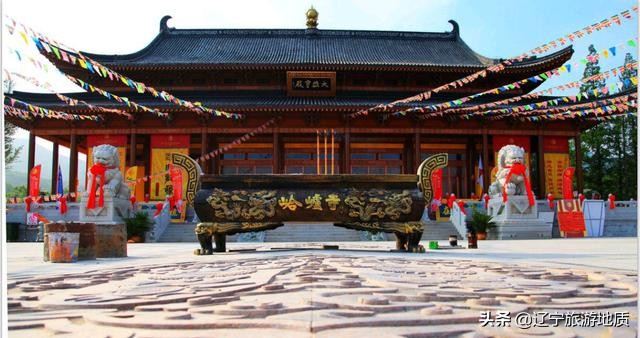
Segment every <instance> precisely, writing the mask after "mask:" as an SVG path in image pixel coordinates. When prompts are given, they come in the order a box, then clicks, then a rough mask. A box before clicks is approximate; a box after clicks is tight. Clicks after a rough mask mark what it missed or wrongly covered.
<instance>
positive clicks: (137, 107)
mask: <svg viewBox="0 0 640 338" xmlns="http://www.w3.org/2000/svg"><path fill="white" fill-rule="evenodd" d="M65 76H66V77H67V79H69V80H70V81H71V82H73V83H75V84H76V85H78V86H80V87H81V88H82V89H84V90H86V91H88V92H92V93H98V94H100V95H102V96H104V97H106V98H108V99H109V100H115V101H118V102H119V103H122V104H126V105H127V107H129V108H133V109H134V110H135V111H144V112H147V113H152V114H154V115H156V116H158V117H162V118H165V119H166V118H169V114H168V113H163V112H161V111H160V110H159V109H157V108H149V107H147V106H144V105H141V104H139V103H136V102H134V101H132V100H129V99H128V98H126V97H124V96H118V95H116V94H112V93H110V92H108V91H106V90H104V89H100V88H98V87H96V86H94V85H92V84H90V83H88V82H86V81H82V80H80V79H78V78H76V77H73V76H71V75H69V74H65Z"/></svg>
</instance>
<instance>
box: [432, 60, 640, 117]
mask: <svg viewBox="0 0 640 338" xmlns="http://www.w3.org/2000/svg"><path fill="white" fill-rule="evenodd" d="M637 65H638V63H637V62H633V63H629V64H627V65H623V66H619V67H616V68H613V69H610V70H607V71H605V72H603V73H599V74H595V75H592V76H589V77H586V78H583V79H580V80H577V81H573V82H569V83H565V84H561V85H558V86H555V87H552V88H549V89H545V90H541V91H538V92H534V93H529V94H525V95H520V96H515V97H510V98H508V99H503V100H499V101H494V102H489V103H483V104H479V105H474V106H470V107H456V108H450V109H447V110H444V111H442V112H433V113H428V114H424V115H421V116H420V118H423V119H424V118H428V117H436V116H444V115H445V114H447V115H449V114H453V113H466V112H477V111H479V110H483V109H487V108H491V107H496V106H499V105H502V104H510V103H514V102H519V101H521V100H523V99H532V98H538V97H539V96H541V95H542V94H544V93H548V92H553V90H555V89H559V90H563V91H564V90H568V89H569V88H577V87H579V86H580V85H581V84H582V83H584V82H587V81H593V80H599V79H604V78H606V79H608V78H609V77H610V76H612V74H613V76H617V75H618V73H619V72H620V73H621V72H622V71H623V70H625V69H634V68H635V67H637ZM547 73H551V74H547ZM551 75H553V71H549V72H546V73H545V74H544V75H543V76H544V77H541V76H540V75H536V76H534V77H530V78H528V79H525V80H528V81H532V82H536V81H541V80H542V79H547V78H549V77H550V76H551ZM525 80H521V81H525ZM620 84H624V86H627V87H628V86H629V85H630V84H631V83H623V82H620V83H613V84H611V86H610V88H611V90H610V91H611V92H613V91H614V90H615V88H619V89H621V86H620ZM511 86H512V84H509V85H505V86H502V87H501V88H504V87H507V88H509V87H511ZM489 91H490V92H492V93H493V94H498V93H499V92H500V91H502V89H496V88H494V89H490V90H489ZM484 93H486V92H484ZM472 96H473V95H472ZM575 96H576V100H578V101H580V100H581V99H582V98H585V99H586V97H583V96H582V95H580V96H578V95H575ZM467 101H468V100H465V101H464V102H467ZM572 101H574V102H575V100H574V99H573V98H572ZM475 115H478V114H475ZM480 115H481V114H480ZM471 116H474V114H470V115H469V117H471ZM463 118H464V117H463Z"/></svg>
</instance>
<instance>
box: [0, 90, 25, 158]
mask: <svg viewBox="0 0 640 338" xmlns="http://www.w3.org/2000/svg"><path fill="white" fill-rule="evenodd" d="M13 86H14V83H13V81H11V80H4V81H2V87H3V88H2V92H3V93H5V94H11V93H12V92H13ZM17 130H18V127H16V126H15V125H13V124H11V123H10V122H7V120H6V119H5V121H4V165H5V168H10V167H11V164H13V163H14V162H15V161H16V160H17V159H18V155H19V154H20V151H21V150H22V147H17V148H16V147H14V146H13V135H14V134H15V133H16V131H17Z"/></svg>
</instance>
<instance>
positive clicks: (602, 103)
mask: <svg viewBox="0 0 640 338" xmlns="http://www.w3.org/2000/svg"><path fill="white" fill-rule="evenodd" d="M637 97H638V94H637V93H630V94H627V95H621V96H616V97H612V98H607V99H604V100H598V101H592V102H588V103H579V104H573V105H563V106H557V107H552V108H547V106H538V107H539V108H536V109H532V110H528V111H524V112H518V113H510V114H496V115H493V116H491V118H506V117H509V116H531V115H542V114H548V113H559V112H564V111H568V110H573V109H582V108H589V109H598V108H603V109H602V110H600V112H601V113H605V112H607V109H605V108H606V107H608V106H616V105H618V104H622V103H625V102H627V101H628V100H629V99H635V98H637ZM618 108H620V107H618Z"/></svg>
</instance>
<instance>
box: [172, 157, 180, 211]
mask: <svg viewBox="0 0 640 338" xmlns="http://www.w3.org/2000/svg"><path fill="white" fill-rule="evenodd" d="M169 176H171V185H173V194H172V195H171V197H170V204H171V208H172V209H173V206H174V205H176V204H178V211H180V212H182V203H179V201H182V171H181V170H180V168H178V167H176V166H174V165H173V164H171V163H169Z"/></svg>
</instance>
